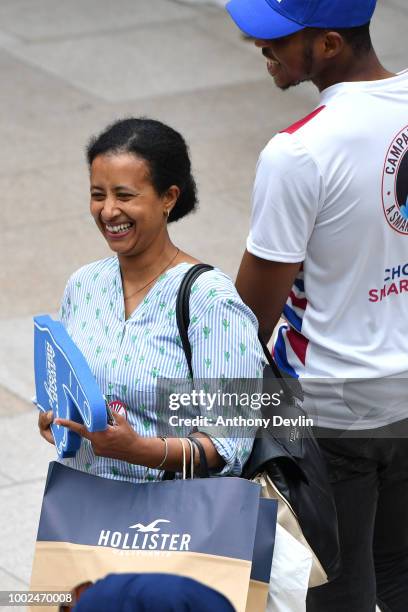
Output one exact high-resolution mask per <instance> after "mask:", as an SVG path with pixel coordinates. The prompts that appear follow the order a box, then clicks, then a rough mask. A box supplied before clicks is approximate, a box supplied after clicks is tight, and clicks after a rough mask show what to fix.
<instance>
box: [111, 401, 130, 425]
mask: <svg viewBox="0 0 408 612" xmlns="http://www.w3.org/2000/svg"><path fill="white" fill-rule="evenodd" d="M108 406H109V408H110V409H111V410H112V412H115V413H116V414H120V415H121V416H124V417H125V418H126V420H127V406H126V404H124V403H123V402H121V401H120V400H111V401H110V402H109V404H108Z"/></svg>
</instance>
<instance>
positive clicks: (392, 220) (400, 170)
mask: <svg viewBox="0 0 408 612" xmlns="http://www.w3.org/2000/svg"><path fill="white" fill-rule="evenodd" d="M382 201H383V208H384V214H385V218H386V219H387V221H388V225H390V226H391V227H392V229H393V230H395V231H396V232H398V233H399V234H405V235H408V126H407V127H405V128H404V129H403V130H401V132H399V133H398V134H397V136H396V137H395V138H394V140H393V141H392V143H391V146H390V148H389V149H388V151H387V156H386V158H385V164H384V173H383V180H382Z"/></svg>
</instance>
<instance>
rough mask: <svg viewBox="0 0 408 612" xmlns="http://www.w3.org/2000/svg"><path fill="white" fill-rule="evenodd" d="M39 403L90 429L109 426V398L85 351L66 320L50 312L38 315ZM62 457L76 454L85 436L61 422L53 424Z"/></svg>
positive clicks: (36, 362) (37, 398)
mask: <svg viewBox="0 0 408 612" xmlns="http://www.w3.org/2000/svg"><path fill="white" fill-rule="evenodd" d="M34 370H35V388H36V403H37V406H38V408H39V409H40V410H42V411H43V412H47V411H48V410H52V411H53V413H54V417H55V418H56V417H60V418H63V419H71V420H72V421H76V422H77V423H83V424H84V425H85V426H86V428H87V429H88V431H103V430H104V429H106V427H107V413H106V404H105V399H104V397H103V395H102V393H101V391H100V389H99V387H98V384H97V382H96V380H95V378H94V376H93V374H92V372H91V370H90V369H89V366H88V364H87V362H86V360H85V357H84V356H83V355H82V353H81V351H80V350H79V349H78V347H77V346H76V345H75V344H74V342H73V341H72V340H71V338H70V337H69V335H68V333H67V332H66V330H65V328H64V326H63V325H62V323H60V322H58V321H53V319H51V317H49V316H48V315H42V316H39V317H34ZM51 431H52V434H53V436H54V440H55V446H56V449H57V453H58V455H59V457H61V458H64V457H74V456H75V453H76V452H77V450H78V449H79V447H80V444H81V437H80V436H79V435H78V434H76V433H74V432H72V431H69V430H68V429H67V428H66V427H62V426H60V425H54V424H52V425H51Z"/></svg>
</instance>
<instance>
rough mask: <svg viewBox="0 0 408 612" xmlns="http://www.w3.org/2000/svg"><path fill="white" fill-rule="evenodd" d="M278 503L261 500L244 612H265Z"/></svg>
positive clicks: (271, 500)
mask: <svg viewBox="0 0 408 612" xmlns="http://www.w3.org/2000/svg"><path fill="white" fill-rule="evenodd" d="M277 512H278V503H277V501H276V500H274V499H266V498H261V500H260V505H259V512H258V522H257V525H256V534H255V543H254V554H253V558H252V570H251V580H250V583H249V591H248V599H247V605H246V612H265V609H266V602H267V599H268V591H269V581H270V577H271V568H272V559H273V550H274V546H275V532H276V520H277Z"/></svg>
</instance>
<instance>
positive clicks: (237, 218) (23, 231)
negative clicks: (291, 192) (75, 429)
mask: <svg viewBox="0 0 408 612" xmlns="http://www.w3.org/2000/svg"><path fill="white" fill-rule="evenodd" d="M220 4H222V1H221V0H213V2H212V3H211V2H209V3H206V2H205V1H203V0H190V1H188V0H187V1H182V0H115V2H112V1H111V0H70V1H69V2H66V1H63V0H1V2H0V73H1V83H2V86H1V89H0V108H1V113H0V133H1V147H0V191H1V194H2V202H3V206H4V210H5V214H4V219H5V224H4V225H3V235H2V238H1V242H0V249H1V253H0V254H1V261H2V266H1V271H0V286H1V287H2V291H1V292H0V338H1V341H0V366H1V367H0V427H1V438H0V519H1V526H2V527H1V530H0V590H4V589H26V588H28V584H29V579H30V569H31V561H32V554H33V546H34V541H35V537H36V529H37V523H38V517H39V512H40V503H41V497H42V492H43V487H44V477H45V474H46V470H47V464H48V462H49V461H50V460H51V459H53V457H54V450H53V448H52V447H51V446H49V445H47V444H46V442H44V441H43V440H42V439H41V438H40V437H39V435H38V434H37V427H36V419H37V415H36V409H35V408H34V407H33V406H32V405H31V404H30V401H29V400H30V397H31V396H32V395H33V390H34V387H33V367H32V316H33V315H34V314H39V313H55V312H56V311H57V309H58V305H59V300H60V297H61V295H62V292H63V289H64V286H65V282H66V280H67V279H68V277H69V275H70V274H71V273H72V272H73V271H74V270H75V269H77V268H78V267H79V266H81V265H83V264H85V263H87V262H90V261H92V260H95V259H98V258H100V257H104V256H106V255H107V254H108V251H107V247H106V246H105V243H104V242H103V240H102V238H101V237H100V235H99V232H98V231H97V230H96V228H95V227H94V226H93V222H92V221H91V219H90V217H89V214H88V184H87V168H86V164H85V161H84V153H83V151H84V146H85V144H86V142H87V140H88V139H89V137H90V135H91V134H93V133H95V132H97V131H99V130H100V129H102V128H103V127H105V125H106V124H107V123H109V122H111V121H112V120H113V119H115V118H119V117H124V116H128V115H148V116H151V117H153V118H157V119H160V120H163V121H165V122H168V123H169V124H170V125H172V126H173V127H175V128H176V129H178V130H180V131H181V132H182V134H183V135H184V136H185V138H186V139H187V141H188V142H189V144H190V147H191V153H192V160H193V166H194V170H195V175H196V179H197V182H198V186H199V194H200V209H199V211H198V212H197V213H196V214H195V215H192V216H191V217H189V218H188V219H186V220H183V221H181V222H180V223H179V224H176V225H175V226H172V227H171V234H172V235H173V238H174V241H175V243H176V244H177V245H178V246H179V247H180V248H182V249H184V250H186V251H188V252H190V253H192V254H194V255H196V256H197V257H199V258H200V259H202V260H203V261H207V262H210V263H214V264H217V265H218V266H219V267H221V268H222V269H223V270H225V271H226V272H227V273H229V274H231V275H232V276H235V274H236V270H237V266H238V264H239V261H240V258H241V254H242V251H243V249H244V246H245V238H246V235H247V231H248V223H249V212H250V193H251V184H252V180H253V176H254V170H255V164H256V160H257V156H258V153H259V151H260V150H261V148H262V147H263V146H264V144H265V143H266V142H267V140H268V139H269V138H270V137H271V136H272V135H273V134H274V133H275V132H276V131H279V130H281V129H283V128H285V127H286V126H287V125H290V124H291V123H293V122H294V121H295V120H297V119H299V118H300V117H302V116H304V115H305V114H307V113H308V112H310V110H311V109H313V107H314V105H315V103H316V101H317V92H316V91H315V90H314V88H313V86H311V85H310V84H305V85H301V86H300V87H297V88H296V89H292V90H290V91H289V92H285V93H282V92H280V91H278V90H277V89H276V88H275V87H274V85H273V82H272V80H271V79H270V77H269V76H268V74H267V72H266V68H265V62H264V61H263V58H262V56H261V54H260V51H259V50H257V49H255V47H254V46H253V44H252V43H251V42H249V41H247V40H245V39H244V38H243V37H242V36H241V35H240V34H239V32H238V31H237V30H236V28H235V27H234V25H233V24H232V23H231V22H230V20H229V18H228V17H227V15H226V13H225V12H224V10H223V8H221V6H219V5H220ZM407 20H408V6H407V4H406V0H382V1H380V3H379V7H378V9H377V12H376V14H375V19H374V22H373V40H374V43H375V46H376V48H377V51H378V52H379V55H380V56H381V57H382V59H383V61H384V64H385V66H386V67H387V68H389V69H392V70H395V71H398V70H401V69H403V68H406V67H407V66H406V58H407V51H408V37H407V36H406V31H407ZM373 129H374V130H375V129H376V126H375V125H373ZM367 163H369V151H367ZM14 610H16V608H14Z"/></svg>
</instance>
